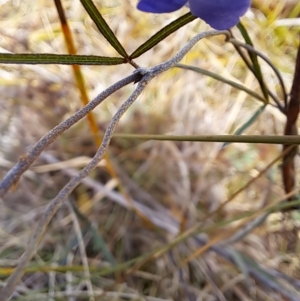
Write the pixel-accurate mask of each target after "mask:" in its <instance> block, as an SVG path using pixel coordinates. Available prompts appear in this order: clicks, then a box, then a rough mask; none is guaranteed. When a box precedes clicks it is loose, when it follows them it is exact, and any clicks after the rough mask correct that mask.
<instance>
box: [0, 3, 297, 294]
mask: <svg viewBox="0 0 300 301" xmlns="http://www.w3.org/2000/svg"><path fill="white" fill-rule="evenodd" d="M1 2H2V3H1V4H2V5H1V10H0V47H1V48H0V52H13V53H56V54H59V53H61V54H63V53H67V50H66V46H65V42H64V36H63V34H62V30H61V24H60V21H59V17H58V14H57V10H56V8H55V5H54V2H52V1H46V0H39V1H29V0H24V1H16V0H12V1H5V0H4V1H1ZM259 2H260V1H254V3H253V8H252V9H251V10H250V11H249V12H248V13H247V15H246V16H244V17H243V18H242V22H243V24H244V26H245V27H246V28H247V30H248V32H249V34H250V36H251V38H252V40H253V42H254V44H255V47H256V48H257V49H258V50H260V51H261V52H262V53H264V54H265V55H266V56H267V57H269V59H270V60H271V61H272V62H273V64H274V65H275V66H276V68H277V69H278V70H279V71H280V72H281V74H282V77H283V79H284V82H285V84H286V86H287V89H288V91H290V87H291V83H292V79H293V73H294V65H295V57H296V52H297V47H298V32H299V26H300V25H299V24H298V25H297V24H296V23H293V20H294V21H295V20H296V19H293V18H295V17H297V16H298V15H299V12H300V7H299V3H298V4H297V1H294V2H293V1H284V0H277V1H269V2H268V1H264V3H263V4H262V3H259ZM94 3H95V4H96V5H97V7H98V9H99V10H100V12H101V14H102V16H103V17H104V18H105V20H106V21H107V23H108V24H109V26H110V27H111V29H112V30H113V32H114V33H115V34H116V36H117V37H118V39H119V40H120V42H121V44H122V45H123V46H124V48H125V49H126V50H127V51H128V53H131V52H132V51H134V50H135V49H136V48H137V47H138V46H139V45H140V44H141V43H143V42H144V41H146V40H147V39H148V38H149V37H151V36H152V35H153V34H154V33H155V32H157V31H158V30H159V29H161V28H162V27H163V26H165V25H167V24H169V23H170V22H171V21H173V20H175V19H176V18H177V17H178V16H180V15H182V14H183V13H185V12H188V9H186V8H184V9H182V10H180V11H178V12H176V13H174V14H168V15H150V14H149V15H148V14H144V13H141V12H139V11H137V10H136V9H135V5H136V2H135V1H129V0H127V1H125V0H124V1H119V0H115V1H103V0H102V1H94ZM62 4H63V7H64V9H65V14H66V17H67V20H68V23H69V26H70V29H71V31H72V34H73V38H74V41H75V45H76V48H77V53H78V54H85V55H101V56H116V55H117V53H116V51H115V50H114V49H113V48H112V47H111V46H110V45H109V43H108V42H107V41H106V40H105V39H104V38H103V36H102V35H101V34H100V33H99V31H98V30H97V28H96V27H95V25H94V23H93V21H92V20H91V18H90V17H89V16H88V14H87V13H86V12H85V10H84V8H83V7H82V5H81V3H80V2H79V1H62ZM298 20H299V19H298ZM288 22H290V23H288ZM295 22H296V21H295ZM208 29H209V27H208V26H207V25H206V24H205V23H204V22H203V21H201V20H195V21H193V22H192V23H189V24H188V25H186V26H184V27H183V28H181V29H179V30H178V31H177V32H176V33H174V34H172V35H171V36H169V37H168V38H166V39H165V40H163V41H162V42H161V43H159V44H158V45H156V46H155V47H154V48H153V49H151V50H150V51H149V52H147V53H146V54H144V55H142V56H141V57H139V58H138V59H136V60H135V61H136V63H137V64H139V65H140V66H143V67H148V66H154V65H157V64H159V63H161V62H163V61H165V60H167V59H169V58H171V57H172V56H173V55H174V54H176V53H177V52H178V51H179V50H180V49H181V48H182V47H183V46H184V45H185V44H186V42H187V41H188V40H189V39H190V38H191V37H193V36H194V35H195V34H196V33H199V32H202V31H205V30H208ZM232 31H233V33H234V35H235V36H236V37H238V38H241V35H240V33H239V31H238V30H237V29H236V28H234V29H233V30H232ZM182 63H184V64H188V65H192V66H197V67H200V68H203V69H206V70H209V71H211V72H214V73H217V74H219V75H221V76H223V77H224V78H227V79H230V80H233V81H235V82H237V83H240V84H243V85H245V86H246V87H247V88H248V89H250V90H252V91H254V92H257V93H259V94H261V91H260V88H259V84H258V82H257V80H256V79H255V77H254V76H253V74H252V73H251V72H250V71H249V70H248V69H247V67H246V66H245V65H244V63H243V61H242V60H241V58H240V56H239V55H238V53H237V52H236V51H235V50H234V48H233V47H232V45H230V44H228V43H225V42H224V38H223V37H214V38H210V39H206V40H204V41H201V42H200V43H198V44H197V45H196V46H195V47H194V48H193V49H192V50H191V51H190V52H189V54H188V55H187V56H186V57H185V58H184V59H183V61H182ZM260 64H261V68H262V72H263V75H264V77H265V79H266V83H267V85H268V87H269V88H270V89H271V90H272V91H273V92H274V93H277V95H278V97H279V98H280V99H282V95H281V94H280V93H281V90H280V86H279V84H278V80H277V78H276V76H275V75H274V73H273V71H272V70H271V68H270V67H269V66H268V65H267V64H265V63H264V62H262V61H260ZM81 70H82V74H83V77H84V80H85V84H86V89H87V91H88V95H89V98H90V99H92V98H94V97H95V96H96V95H97V94H99V93H100V92H101V91H103V90H105V89H106V88H107V87H108V86H109V85H111V84H113V83H115V82H116V81H117V80H119V79H121V78H123V77H125V76H126V75H128V74H130V73H131V72H132V71H133V70H134V69H133V67H132V66H130V65H118V66H82V67H81ZM132 90H133V86H132V85H131V86H127V87H125V88H123V89H122V90H120V91H118V92H117V93H115V94H114V95H112V96H111V97H110V98H109V99H107V100H106V101H105V102H104V103H103V104H101V105H100V106H98V107H97V108H96V109H95V110H94V117H95V120H96V122H97V126H98V128H99V131H101V132H103V131H104V130H105V127H106V125H107V122H108V121H109V120H110V119H111V117H112V115H113V114H114V113H115V112H116V110H117V108H118V107H119V106H120V104H121V103H123V102H124V101H125V100H126V98H127V97H128V96H129V95H130V93H131V92H132ZM0 93H1V98H0V106H1V114H0V132H1V139H0V154H1V156H0V174H1V177H3V176H4V175H5V173H6V172H7V171H8V170H9V169H10V168H11V167H12V166H13V164H14V163H15V162H16V161H17V160H18V158H19V157H20V156H22V155H23V154H24V153H26V151H28V150H29V149H30V147H31V146H32V145H33V144H34V143H35V142H36V141H37V140H38V139H39V138H40V137H41V136H43V135H44V134H45V133H47V132H48V131H49V130H50V129H52V128H53V127H54V126H55V125H57V124H58V123H59V122H61V121H63V120H64V119H66V118H67V117H69V116H71V115H72V114H73V113H75V112H76V111H77V110H78V109H79V108H81V107H82V106H83V105H82V102H81V100H80V93H79V91H78V88H77V85H76V82H75V80H74V76H73V73H72V68H71V67H70V66H63V65H1V67H0ZM260 106H261V103H260V102H258V101H257V100H255V99H254V98H253V97H251V96H249V95H247V94H246V93H245V92H244V91H240V90H238V89H235V88H233V87H231V86H229V85H225V84H224V83H221V82H219V81H217V80H214V79H212V78H210V77H207V76H204V75H201V74H198V73H196V72H192V71H188V70H182V69H178V68H173V69H171V70H169V71H167V72H165V73H163V74H162V75H160V76H159V77H157V78H155V79H154V80H153V81H152V82H151V83H150V84H149V85H148V86H147V88H146V89H145V91H144V93H143V94H142V96H141V97H140V98H139V99H138V100H137V101H136V103H135V104H134V105H133V106H132V107H131V108H130V110H129V111H128V112H126V114H125V115H124V117H123V118H122V120H121V122H120V124H119V126H118V128H117V133H121V134H122V133H135V134H174V135H201V134H207V135H215V134H233V133H234V132H235V131H236V130H237V129H238V128H239V127H240V126H242V125H243V124H244V123H245V122H246V121H247V120H249V118H251V116H253V114H254V113H255V112H256V111H257V109H258V108H259V107H260ZM285 121H286V120H285V116H284V115H283V114H282V113H281V112H280V111H279V110H278V109H277V108H275V107H273V106H271V105H269V106H267V107H266V108H265V110H264V111H263V113H262V114H261V115H260V116H259V117H258V118H257V119H256V121H255V122H254V123H253V124H252V125H251V126H250V127H249V128H248V129H247V130H246V131H245V134H255V135H277V134H283V131H284V125H285ZM96 149H97V146H96V144H95V137H94V134H93V133H92V131H91V129H90V125H89V123H88V121H87V119H84V120H82V121H81V122H80V123H78V124H77V125H76V126H74V127H72V128H71V129H70V130H68V131H67V132H66V133H64V134H63V135H61V136H60V137H59V138H58V139H57V140H56V141H55V142H54V143H53V144H52V145H51V146H50V147H49V148H48V149H47V150H46V151H45V152H44V153H43V155H42V156H41V157H40V158H39V160H38V161H36V162H35V163H34V165H33V166H32V167H31V168H30V170H28V171H27V172H26V173H25V175H24V176H23V177H22V179H21V180H20V182H19V183H18V185H17V186H16V187H15V188H14V190H13V191H11V192H10V193H9V194H7V195H6V196H5V198H4V199H3V202H2V204H1V205H0V206H1V209H0V231H1V232H0V233H1V235H0V279H1V280H0V283H1V286H3V285H4V283H5V280H6V278H7V277H8V276H9V275H10V273H11V272H12V269H13V267H14V266H15V265H16V264H17V262H18V259H19V258H20V256H21V255H22V254H23V252H24V250H25V249H26V246H27V242H28V239H29V237H30V236H31V235H32V230H33V229H34V227H35V225H36V223H37V221H38V220H39V218H40V216H41V214H42V212H43V211H44V210H45V208H46V205H47V203H48V202H49V201H50V200H51V199H52V198H53V197H55V196H56V194H57V193H58V192H59V191H60V189H61V188H62V187H63V186H64V185H65V184H66V183H67V181H68V180H69V178H70V176H71V175H74V174H76V172H77V171H78V170H79V169H80V168H82V167H83V166H85V165H86V164H87V162H88V161H89V160H90V158H91V157H92V156H93V155H94V154H95V151H96ZM281 149H282V147H281V146H280V145H268V144H237V143H235V144H230V145H228V146H227V147H225V148H222V143H204V142H201V143H199V142H188V141H184V142H172V141H146V142H143V141H140V140H134V139H126V138H114V139H113V140H112V142H111V145H110V147H109V152H108V157H106V159H105V160H103V161H102V162H101V164H100V165H99V167H98V168H97V170H95V171H94V172H93V173H92V174H91V175H90V177H89V179H90V180H91V181H93V182H92V183H94V184H95V183H99V184H101V186H99V187H98V186H97V187H96V186H95V185H91V184H89V183H87V182H84V183H82V184H81V185H80V186H78V187H77V189H76V190H75V191H74V192H73V193H72V195H71V197H70V198H69V199H68V202H67V204H66V205H65V206H63V208H61V209H60V210H59V212H58V213H57V214H56V215H55V217H54V219H53V220H52V222H51V224H50V226H49V227H48V230H47V232H46V234H45V237H44V239H43V241H42V242H41V245H40V247H39V250H38V252H37V253H36V254H35V256H34V258H33V259H32V261H31V262H30V264H29V267H28V270H27V271H26V273H25V276H24V277H23V279H22V283H21V284H20V285H19V286H18V288H17V291H16V293H15V296H14V300H44V299H47V300H92V299H93V298H94V300H281V299H280V298H281V297H280V295H279V294H277V293H276V292H272V291H266V289H265V288H264V286H263V285H261V284H260V283H257V282H255V281H253V280H252V279H251V278H249V276H248V275H247V271H245V270H243V264H242V263H240V265H239V264H233V263H231V262H229V261H226V260H225V259H224V258H222V257H220V256H217V255H216V254H215V253H213V252H207V253H204V252H202V253H201V254H199V255H200V256H194V258H193V259H191V260H189V261H187V258H189V257H190V256H193V255H195V254H196V253H195V252H197V250H198V248H199V247H198V246H197V245H195V244H193V243H192V242H190V241H189V240H185V241H184V242H182V243H180V244H178V245H177V246H175V247H173V246H172V245H171V243H172V241H173V240H174V237H175V234H176V233H175V232H174V231H173V232H172V231H166V229H167V228H168V227H172V226H173V224H172V223H171V222H170V220H169V217H171V218H172V222H174V223H175V224H176V223H177V225H179V227H180V228H181V230H182V231H184V230H185V229H187V228H189V227H191V226H194V225H195V224H197V223H200V222H203V229H206V228H209V227H211V228H212V230H210V231H209V232H208V233H207V235H208V237H209V239H210V240H211V241H214V240H216V242H218V241H221V240H222V239H223V238H224V239H226V238H228V237H229V236H230V235H231V234H233V233H235V232H236V231H238V230H239V229H240V228H241V227H242V223H241V222H240V221H239V220H238V219H239V217H241V216H243V214H247V213H249V212H251V211H253V210H256V211H259V210H260V209H261V208H262V207H263V206H266V204H270V203H272V200H274V199H279V198H280V197H282V196H284V190H283V185H282V180H281V174H280V169H279V165H280V162H276V163H275V164H274V165H272V166H271V167H270V168H269V170H268V172H266V173H265V174H262V175H261V176H260V177H259V178H258V179H257V180H256V181H253V183H251V185H248V186H247V185H246V184H247V183H248V182H249V181H251V180H252V179H253V178H255V177H257V176H258V175H259V174H260V173H261V171H262V170H263V169H264V168H265V167H266V166H267V165H268V164H269V163H270V162H271V161H272V160H274V158H276V157H277V156H279V155H280V152H281ZM107 165H109V166H110V168H111V170H113V171H114V173H115V174H116V175H117V177H112V176H111V173H110V172H109V170H108V169H107ZM243 187H244V188H243ZM241 188H243V189H241ZM239 189H241V192H240V193H239V194H238V195H236V197H234V198H233V199H232V201H230V202H228V204H226V206H224V207H223V208H221V209H220V210H218V211H217V212H216V213H215V214H211V213H212V212H213V211H216V210H217V209H218V208H219V206H221V205H222V204H223V203H224V202H225V201H226V200H228V199H230V198H231V196H232V195H233V194H234V193H236V192H237V191H238V190H239ZM108 192H115V193H116V194H117V196H120V197H121V198H122V200H123V201H124V200H125V202H124V204H123V205H122V204H121V203H122V202H119V203H118V202H117V201H116V200H115V199H113V198H112V197H111V196H110V195H109V193H108ZM131 198H132V199H134V200H135V202H136V203H134V204H133V203H132V200H131ZM137 203H138V204H142V205H143V206H145V207H147V208H150V209H152V211H151V213H149V214H150V216H147V214H146V211H145V212H143V211H142V212H141V211H140V209H138V208H137V207H136V205H135V204H137ZM143 208H144V207H143ZM149 212H150V211H149ZM155 212H159V213H161V215H158V218H159V219H161V218H163V217H164V216H165V220H163V219H162V221H161V222H162V223H163V224H164V226H163V227H162V228H163V230H162V229H160V228H159V227H158V226H157V225H154V224H153V223H152V222H150V221H151V220H152V219H155V216H153V214H154V215H155ZM208 215H210V216H209V218H207V216H208ZM299 218H300V216H299V213H298V212H293V213H292V214H289V215H288V216H286V215H284V214H283V213H274V214H271V215H270V216H269V217H268V219H267V221H266V222H265V223H264V224H263V225H262V226H260V227H257V228H256V229H255V230H254V231H253V232H252V233H250V234H249V235H247V236H246V237H244V238H243V239H242V240H239V241H238V242H236V243H235V244H234V247H235V248H236V250H238V251H240V252H242V253H243V254H245V256H249V257H250V258H252V260H254V261H255V262H257V263H261V264H262V266H263V267H264V268H266V269H268V268H272V269H274V270H276V271H279V272H282V273H285V274H287V275H288V276H289V277H291V278H292V279H295V280H296V279H299V278H300V269H299V266H300V265H299V264H300V258H299V250H300V244H299ZM230 219H232V220H233V222H232V223H228V224H226V225H225V226H224V225H223V226H222V222H223V221H227V220H230ZM169 223H170V224H169ZM168 224H169V225H168ZM162 246H169V248H168V251H167V252H165V253H164V254H162V255H159V254H158V253H157V254H156V255H154V256H153V257H152V258H150V259H149V260H147V261H145V262H144V263H143V264H141V265H140V266H139V265H138V266H135V267H134V268H131V269H129V268H127V269H124V268H123V269H122V263H124V262H128V261H130V260H132V259H135V258H138V257H140V256H143V255H145V254H147V253H148V252H150V251H152V250H154V249H155V248H158V247H162ZM237 261H238V260H237ZM111 267H113V269H111ZM118 269H119V270H120V271H117V270H118ZM197 298H198V299H197Z"/></svg>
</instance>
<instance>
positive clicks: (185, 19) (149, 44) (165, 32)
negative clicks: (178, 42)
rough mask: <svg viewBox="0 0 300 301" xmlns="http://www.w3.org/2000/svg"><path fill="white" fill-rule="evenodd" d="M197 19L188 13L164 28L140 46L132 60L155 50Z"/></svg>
mask: <svg viewBox="0 0 300 301" xmlns="http://www.w3.org/2000/svg"><path fill="white" fill-rule="evenodd" d="M196 18H197V17H195V16H193V15H192V14H191V13H187V14H185V15H183V16H181V17H180V18H178V19H176V20H175V21H173V22H172V23H170V24H169V25H167V26H166V27H164V28H162V29H161V30H160V31H158V32H157V33H156V34H154V35H153V36H152V37H151V38H150V39H149V40H147V41H146V42H145V43H144V44H142V45H141V46H139V47H138V48H137V49H136V50H135V51H134V52H133V53H132V54H131V55H130V59H135V58H137V57H139V56H141V55H142V54H144V53H145V52H147V51H148V50H150V49H151V48H153V47H154V46H155V45H157V44H158V43H159V42H160V41H162V40H163V39H165V38H166V37H167V36H169V35H170V34H172V33H173V32H175V31H176V30H177V29H179V28H180V27H182V26H184V25H186V24H188V23H190V22H192V21H193V20H195V19H196Z"/></svg>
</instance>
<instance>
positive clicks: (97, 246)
mask: <svg viewBox="0 0 300 301" xmlns="http://www.w3.org/2000/svg"><path fill="white" fill-rule="evenodd" d="M70 204H71V206H72V208H73V210H74V212H75V214H76V215H77V216H78V218H79V219H80V220H81V221H82V222H83V223H84V224H85V226H86V228H85V230H84V232H86V233H89V235H91V236H92V241H93V248H94V250H95V251H98V252H99V253H102V255H103V256H104V258H105V259H106V260H107V261H108V262H109V263H110V264H111V265H115V264H116V260H115V258H114V256H113V255H112V253H111V252H110V250H109V249H108V248H107V246H106V243H105V241H104V239H103V237H102V236H101V235H100V234H99V232H98V231H97V230H96V228H95V226H94V225H93V224H92V223H91V222H90V220H89V219H88V218H87V217H86V216H85V215H84V214H82V213H81V212H80V210H78V208H77V207H76V206H75V205H74V204H73V203H70Z"/></svg>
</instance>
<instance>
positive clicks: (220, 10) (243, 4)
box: [189, 0, 251, 30]
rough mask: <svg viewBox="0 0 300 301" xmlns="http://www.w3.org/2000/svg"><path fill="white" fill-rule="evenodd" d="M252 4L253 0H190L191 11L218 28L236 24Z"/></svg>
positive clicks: (226, 27)
mask: <svg viewBox="0 0 300 301" xmlns="http://www.w3.org/2000/svg"><path fill="white" fill-rule="evenodd" d="M250 5H251V0H189V6H190V9H191V13H192V14H193V15H195V16H197V17H199V18H200V19H203V20H204V21H205V22H207V23H208V24H209V25H210V26H211V27H213V28H215V29H218V30H223V29H228V28H230V27H232V26H234V25H236V24H237V23H238V22H239V19H240V17H241V16H242V15H244V14H245V13H246V11H247V9H248V8H249V7H250Z"/></svg>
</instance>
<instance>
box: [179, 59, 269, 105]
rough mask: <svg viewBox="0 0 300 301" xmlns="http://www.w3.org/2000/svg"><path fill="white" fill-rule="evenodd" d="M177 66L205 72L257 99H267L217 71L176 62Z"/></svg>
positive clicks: (263, 100)
mask: <svg viewBox="0 0 300 301" xmlns="http://www.w3.org/2000/svg"><path fill="white" fill-rule="evenodd" d="M175 67H177V68H181V69H186V70H192V71H194V72H197V73H201V74H204V75H207V76H209V77H212V78H213V79H216V80H218V81H220V82H222V83H225V84H228V85H230V86H232V87H234V88H236V89H238V90H241V91H244V92H246V93H247V94H249V95H251V96H253V97H255V98H256V99H258V100H259V101H262V102H263V103H265V99H264V98H263V97H262V96H260V95H259V94H257V93H255V92H253V91H252V90H250V89H248V88H247V87H245V86H243V85H241V84H238V83H236V82H234V81H232V80H229V79H226V78H224V77H222V76H220V75H218V74H216V73H213V72H210V71H207V70H205V69H202V68H199V67H194V66H189V65H184V64H176V65H175Z"/></svg>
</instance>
